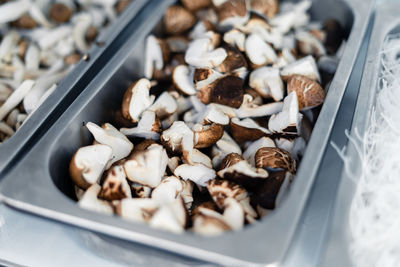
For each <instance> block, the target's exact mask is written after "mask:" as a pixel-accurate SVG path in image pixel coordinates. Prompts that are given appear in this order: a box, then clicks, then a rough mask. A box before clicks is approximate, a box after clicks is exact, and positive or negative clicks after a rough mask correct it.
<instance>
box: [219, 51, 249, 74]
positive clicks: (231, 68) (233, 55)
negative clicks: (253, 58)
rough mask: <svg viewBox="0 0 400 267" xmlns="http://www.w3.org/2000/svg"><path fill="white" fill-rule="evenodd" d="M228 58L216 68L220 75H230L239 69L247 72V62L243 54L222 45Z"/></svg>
mask: <svg viewBox="0 0 400 267" xmlns="http://www.w3.org/2000/svg"><path fill="white" fill-rule="evenodd" d="M223 47H224V49H225V51H226V52H227V54H228V56H227V57H226V58H225V60H224V61H223V62H222V63H221V64H220V65H219V66H218V68H217V69H218V70H219V71H220V72H222V73H232V72H235V71H238V70H241V69H245V70H247V61H246V58H245V57H244V56H243V54H242V53H241V52H240V50H239V49H237V48H236V47H234V46H230V45H223Z"/></svg>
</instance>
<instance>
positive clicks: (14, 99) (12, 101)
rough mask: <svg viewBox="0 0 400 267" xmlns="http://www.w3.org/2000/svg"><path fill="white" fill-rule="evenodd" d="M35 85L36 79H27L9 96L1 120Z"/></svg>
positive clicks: (2, 106)
mask: <svg viewBox="0 0 400 267" xmlns="http://www.w3.org/2000/svg"><path fill="white" fill-rule="evenodd" d="M3 41H4V40H3ZM34 85H35V81H33V80H25V81H23V82H22V83H21V85H20V86H19V87H18V88H17V89H15V90H14V92H13V93H12V94H11V95H10V96H9V97H8V98H7V100H6V102H4V103H3V104H2V105H1V107H0V121H1V120H3V119H4V118H5V117H6V116H7V114H8V113H9V112H10V111H11V110H13V109H14V108H15V107H16V106H17V105H18V104H19V103H20V102H21V101H22V99H24V97H25V96H26V95H27V94H28V92H29V91H30V90H31V89H32V88H33V86H34Z"/></svg>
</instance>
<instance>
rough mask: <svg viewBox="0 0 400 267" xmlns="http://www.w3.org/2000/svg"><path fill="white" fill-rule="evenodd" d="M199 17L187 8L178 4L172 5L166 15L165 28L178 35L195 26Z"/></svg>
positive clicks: (168, 31)
mask: <svg viewBox="0 0 400 267" xmlns="http://www.w3.org/2000/svg"><path fill="white" fill-rule="evenodd" d="M196 21H197V19H196V17H195V16H194V15H193V14H192V13H190V12H189V11H188V10H187V9H186V8H184V7H182V6H178V5H173V6H170V7H169V8H168V9H167V11H166V12H165V15H164V25H165V30H166V31H167V33H169V34H173V35H178V34H181V33H183V32H185V31H187V30H189V29H190V28H192V27H193V26H194V24H195V23H196Z"/></svg>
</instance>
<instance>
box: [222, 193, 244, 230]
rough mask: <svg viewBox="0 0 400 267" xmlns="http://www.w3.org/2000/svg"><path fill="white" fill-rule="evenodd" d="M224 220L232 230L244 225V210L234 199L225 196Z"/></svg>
mask: <svg viewBox="0 0 400 267" xmlns="http://www.w3.org/2000/svg"><path fill="white" fill-rule="evenodd" d="M224 206H225V208H224V213H223V216H224V220H225V222H226V223H227V224H229V226H230V227H231V228H232V229H233V230H240V229H242V228H243V225H244V211H243V208H242V205H240V203H239V202H238V201H237V200H236V199H234V198H227V199H225V201H224Z"/></svg>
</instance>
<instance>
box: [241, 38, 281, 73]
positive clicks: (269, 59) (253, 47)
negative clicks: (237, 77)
mask: <svg viewBox="0 0 400 267" xmlns="http://www.w3.org/2000/svg"><path fill="white" fill-rule="evenodd" d="M245 48H246V54H247V56H248V57H249V59H250V61H251V62H252V63H253V64H255V65H258V66H260V65H265V64H268V63H274V62H275V61H276V60H277V59H278V56H277V55H276V53H275V50H274V49H273V48H272V47H271V46H270V45H269V44H268V43H266V42H264V40H263V39H261V37H260V36H259V35H258V34H254V33H253V34H251V35H250V36H249V37H247V39H246V41H245Z"/></svg>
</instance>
